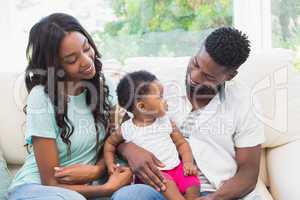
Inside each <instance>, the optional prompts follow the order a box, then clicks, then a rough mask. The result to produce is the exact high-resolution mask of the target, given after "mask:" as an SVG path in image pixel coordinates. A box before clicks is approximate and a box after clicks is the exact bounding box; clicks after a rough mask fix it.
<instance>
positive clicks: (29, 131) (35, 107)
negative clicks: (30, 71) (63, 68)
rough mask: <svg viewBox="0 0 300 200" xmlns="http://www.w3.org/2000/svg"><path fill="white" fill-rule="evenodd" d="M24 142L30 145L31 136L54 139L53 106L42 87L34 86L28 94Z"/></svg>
mask: <svg viewBox="0 0 300 200" xmlns="http://www.w3.org/2000/svg"><path fill="white" fill-rule="evenodd" d="M26 112H27V114H26V131H25V140H26V142H27V144H32V136H37V137H43V138H53V139H56V137H57V135H58V134H57V133H58V126H57V125H56V120H55V114H54V109H53V105H52V103H51V101H50V99H49V97H48V95H47V94H46V93H45V92H44V87H43V86H35V87H34V88H33V89H32V90H31V91H30V93H29V95H28V98H27V107H26Z"/></svg>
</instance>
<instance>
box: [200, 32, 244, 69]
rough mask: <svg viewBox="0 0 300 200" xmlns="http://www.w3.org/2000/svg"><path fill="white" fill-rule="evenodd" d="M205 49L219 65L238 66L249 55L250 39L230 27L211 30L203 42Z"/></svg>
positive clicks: (229, 67) (235, 67) (232, 67)
mask: <svg viewBox="0 0 300 200" xmlns="http://www.w3.org/2000/svg"><path fill="white" fill-rule="evenodd" d="M204 46H205V50H206V51H207V53H208V54H209V55H210V56H211V57H212V59H213V60H214V61H215V62H216V63H217V64H219V65H222V66H225V67H226V68H228V69H237V68H239V67H240V66H241V65H242V64H243V63H244V62H245V61H246V60H247V58H248V57H249V53H250V41H249V40H248V37H247V35H245V34H243V33H242V32H241V31H239V30H237V29H234V28H231V27H221V28H218V29H216V30H215V31H213V32H212V33H211V34H210V35H209V36H208V37H207V38H206V40H205V42H204Z"/></svg>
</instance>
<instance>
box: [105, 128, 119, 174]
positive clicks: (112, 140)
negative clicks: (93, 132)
mask: <svg viewBox="0 0 300 200" xmlns="http://www.w3.org/2000/svg"><path fill="white" fill-rule="evenodd" d="M122 142H124V139H123V137H122V134H121V130H120V129H117V130H116V131H115V132H114V133H113V134H111V135H110V136H109V137H108V138H107V140H106V141H105V144H104V160H105V164H106V166H107V169H108V173H109V174H112V173H113V172H114V171H115V170H116V168H117V165H116V164H115V153H116V150H117V147H118V145H119V144H121V143H122Z"/></svg>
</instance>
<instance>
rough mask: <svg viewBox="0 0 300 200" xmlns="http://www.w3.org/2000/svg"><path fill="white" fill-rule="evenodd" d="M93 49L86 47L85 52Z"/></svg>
mask: <svg viewBox="0 0 300 200" xmlns="http://www.w3.org/2000/svg"><path fill="white" fill-rule="evenodd" d="M90 49H91V46H88V47H86V48H85V49H84V50H83V51H84V52H88V51H89V50H90Z"/></svg>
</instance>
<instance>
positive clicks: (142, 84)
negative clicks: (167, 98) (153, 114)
mask: <svg viewBox="0 0 300 200" xmlns="http://www.w3.org/2000/svg"><path fill="white" fill-rule="evenodd" d="M155 80H157V78H156V76H155V75H153V74H152V73H150V72H147V71H136V72H132V73H128V74H126V75H125V76H124V77H123V78H122V79H121V80H120V82H119V84H118V86H117V96H118V102H119V105H120V106H121V107H123V108H124V109H126V110H127V111H129V112H132V110H133V106H134V102H135V100H136V99H137V97H138V96H139V95H146V94H147V93H148V92H149V84H150V83H151V82H153V81H155Z"/></svg>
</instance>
